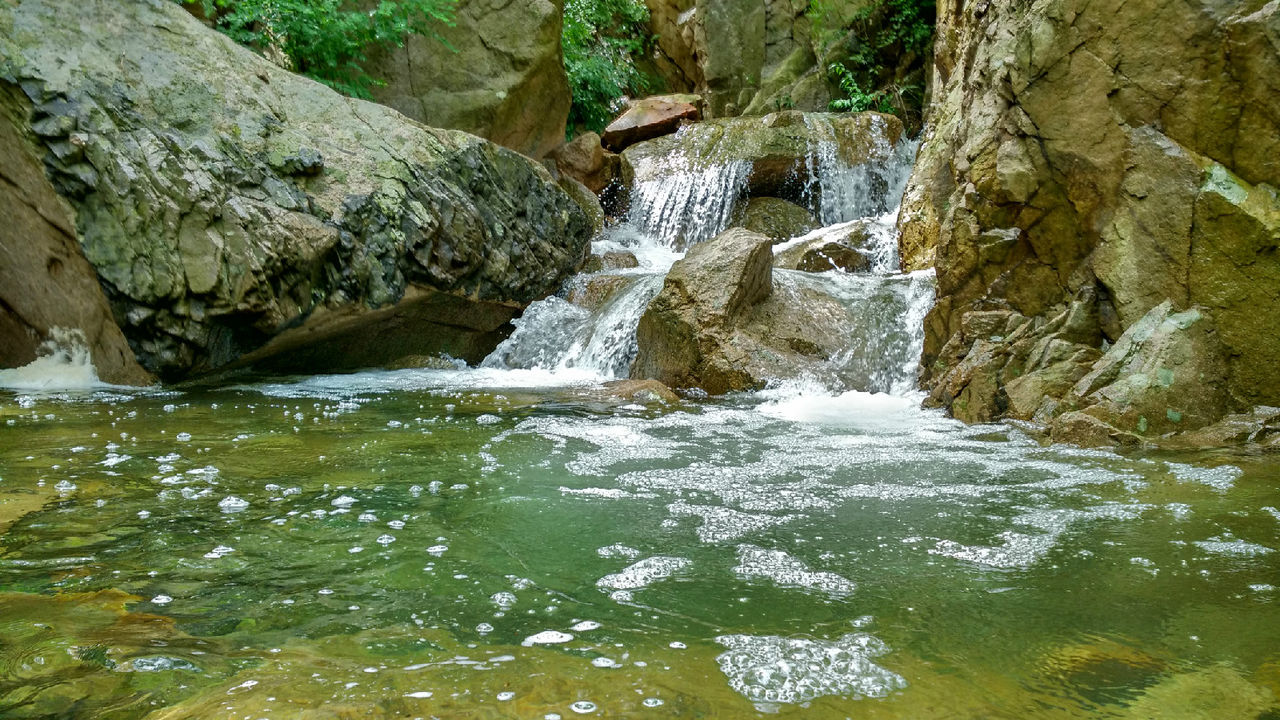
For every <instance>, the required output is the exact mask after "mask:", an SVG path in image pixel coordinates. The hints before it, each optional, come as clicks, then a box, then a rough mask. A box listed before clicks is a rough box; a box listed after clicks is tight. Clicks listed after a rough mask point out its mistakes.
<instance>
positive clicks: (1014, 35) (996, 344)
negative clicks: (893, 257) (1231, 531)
mask: <svg viewBox="0 0 1280 720" xmlns="http://www.w3.org/2000/svg"><path fill="white" fill-rule="evenodd" d="M934 74H935V77H934V83H933V86H934V87H935V88H936V89H937V91H936V93H935V97H934V103H933V105H932V107H931V108H930V110H929V113H930V115H929V127H930V131H929V134H928V135H927V136H926V139H925V143H924V145H923V147H922V148H921V151H920V154H919V157H918V160H917V164H916V167H915V171H914V173H913V176H912V180H911V182H910V184H909V186H908V190H907V196H906V199H905V200H904V205H903V211H902V214H901V216H900V220H899V223H900V228H901V230H902V232H903V237H902V256H903V259H904V265H905V266H906V268H907V269H914V268H919V267H926V266H928V265H930V264H936V267H937V277H938V286H937V288H938V295H939V298H938V303H937V305H936V307H935V309H934V310H933V312H932V313H931V314H930V316H929V318H928V319H927V321H926V341H925V351H924V359H923V366H924V367H923V376H924V382H925V385H926V388H927V389H929V390H930V392H931V396H932V398H933V401H934V402H935V403H937V404H940V405H943V406H947V407H949V408H951V410H952V412H953V413H954V414H955V415H956V416H957V417H961V418H964V419H968V420H975V421H978V420H989V419H993V418H998V417H1004V416H1013V417H1034V418H1035V419H1037V420H1040V421H1042V422H1058V423H1060V424H1066V423H1070V424H1073V425H1074V426H1075V427H1076V428H1077V429H1084V428H1085V426H1086V425H1089V426H1093V431H1091V432H1093V434H1094V436H1095V439H1096V438H1098V437H1101V436H1106V437H1112V436H1113V435H1115V433H1116V432H1121V433H1133V434H1135V437H1136V436H1155V435H1159V434H1162V433H1165V432H1169V431H1173V430H1191V429H1194V428H1195V426H1197V425H1203V424H1206V423H1209V422H1212V421H1214V420H1216V419H1217V417H1220V416H1221V415H1223V414H1224V413H1227V412H1230V411H1232V410H1237V411H1240V410H1245V409H1247V408H1249V407H1252V406H1254V405H1260V404H1261V405H1274V404H1277V403H1280V364H1277V363H1276V362H1275V361H1274V360H1275V348H1277V347H1280V312H1275V310H1276V308H1277V295H1276V288H1277V287H1280V257H1278V256H1277V249H1278V247H1280V199H1278V198H1277V193H1276V189H1275V188H1276V187H1277V186H1278V185H1280V94H1277V92H1276V91H1277V89H1278V87H1280V86H1277V78H1280V3H1278V2H1274V1H1273V2H1262V1H1261V0H1252V1H1250V2H1244V3H1234V4H1230V3H1228V4H1223V3H1218V2H1210V1H1208V0H1193V1H1191V2H1182V3H1164V2H1158V1H1157V0H1139V1H1133V0H1130V1H1128V2H1125V1H1122V0H1106V1H1104V2H1083V1H1080V0H1039V1H1037V2H1035V3H1031V4H1030V5H1027V4H1007V3H958V4H952V3H944V4H941V5H939V28H938V39H937V43H936V57H935V66H934ZM1187 313H1193V314H1194V315H1187ZM1193 316H1194V321H1192V319H1191V318H1192V317H1193ZM1153 323H1154V324H1155V326H1156V327H1160V328H1166V329H1167V328H1168V327H1178V330H1177V332H1172V334H1170V333H1168V332H1166V331H1165V330H1160V331H1158V332H1156V333H1155V335H1151V336H1149V337H1143V338H1139V337H1138V336H1139V335H1144V334H1145V333H1147V331H1148V330H1149V329H1150V328H1149V327H1148V326H1150V325H1152V324H1153ZM1184 323H1190V324H1188V325H1187V326H1186V327H1185V328H1183V327H1180V325H1181V324H1184ZM1170 324H1171V325H1170ZM1139 330H1141V332H1139ZM1166 335H1167V336H1168V339H1167V341H1166V340H1158V339H1157V338H1160V337H1165V336H1166ZM1104 341H1105V343H1106V344H1108V345H1111V347H1110V349H1109V350H1108V349H1107V347H1106V346H1105V345H1104ZM1153 343H1154V345H1153ZM1122 344H1127V345H1129V346H1130V348H1131V349H1132V347H1133V346H1141V347H1142V348H1144V349H1143V350H1142V351H1141V352H1140V353H1139V356H1141V357H1142V358H1145V359H1143V360H1142V361H1141V362H1137V361H1134V360H1133V356H1132V355H1123V356H1119V355H1117V353H1118V352H1120V348H1121V345H1122ZM1104 351H1105V354H1104ZM1126 352H1128V351H1126ZM1125 358H1128V359H1125ZM1165 371H1172V372H1173V383H1174V385H1172V386H1170V385H1168V384H1167V383H1165V382H1164V381H1162V380H1161V379H1160V378H1164V380H1169V377H1168V375H1167V374H1166V373H1165ZM1099 373H1103V375H1107V380H1106V382H1105V383H1102V381H1101V380H1100V379H1099V378H1101V377H1102V376H1101V375H1099ZM1153 373H1154V374H1153ZM1112 375H1114V377H1112ZM1089 378H1093V379H1092V380H1089ZM1126 378H1128V379H1126ZM1079 383H1085V384H1086V385H1087V387H1081V386H1080V385H1079ZM1099 383H1101V385H1099ZM1143 383H1146V384H1145V385H1143ZM1197 383H1200V384H1203V387H1199V388H1197V387H1196V385H1197ZM1209 385H1212V387H1209ZM1139 386H1141V387H1139ZM1171 387H1176V388H1178V389H1177V390H1176V391H1171V390H1170V388H1171ZM1105 388H1111V389H1110V390H1107V389H1105ZM1046 397H1047V398H1050V399H1051V400H1052V401H1053V402H1048V403H1046V402H1045V398H1046ZM1059 401H1061V402H1059ZM1081 404H1089V405H1090V407H1089V408H1088V409H1084V410H1074V409H1073V408H1074V407H1075V406H1078V405H1081ZM1165 410H1167V411H1168V413H1166V412H1165ZM1077 412H1083V413H1085V414H1086V415H1079V414H1076V413H1077ZM1060 415H1061V420H1059V419H1058V418H1059V416H1060ZM1067 415H1070V417H1067ZM1174 416H1180V417H1181V418H1182V419H1181V420H1180V421H1176V420H1173V419H1172V418H1173V417H1174ZM1086 417H1087V418H1090V419H1085V418H1086ZM1063 432H1064V433H1065V432H1066V431H1065V430H1064V431H1063ZM1057 436H1059V433H1058V431H1057V430H1056V429H1055V437H1057ZM1112 439H1114V438H1112Z"/></svg>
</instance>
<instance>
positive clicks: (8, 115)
mask: <svg viewBox="0 0 1280 720" xmlns="http://www.w3.org/2000/svg"><path fill="white" fill-rule="evenodd" d="M25 100H26V98H24V97H21V96H20V93H18V92H17V91H16V89H15V88H13V87H11V86H3V87H0V207H3V208H4V222H3V224H0V368H7V367H19V366H22V365H26V364H27V363H29V362H31V361H32V360H35V359H36V356H37V354H38V352H39V351H40V349H41V346H42V345H44V344H45V343H47V342H50V341H51V340H54V335H55V334H57V333H58V332H59V331H60V330H63V329H69V328H75V329H77V330H79V331H80V332H81V333H82V334H83V336H84V340H85V345H86V346H87V349H88V350H89V356H90V359H91V360H92V362H93V365H94V367H95V368H96V369H97V372H98V377H99V378H100V379H101V380H103V381H105V382H109V383H114V384H118V385H147V384H150V383H151V382H153V381H154V378H153V377H152V376H151V374H150V373H148V372H147V371H145V370H143V369H142V367H141V366H139V365H138V362H137V360H136V359H134V356H133V351H132V350H130V349H129V344H128V342H127V341H126V340H125V337H124V334H123V333H121V332H120V328H119V327H117V326H116V322H115V319H114V318H113V317H112V316H111V307H110V306H109V305H108V304H107V298H106V296H105V295H103V292H102V287H101V286H100V285H99V284H98V280H97V276H96V274H95V273H94V271H93V268H92V267H91V266H90V265H89V262H88V261H87V260H86V259H85V257H84V253H83V252H82V251H81V250H80V245H79V243H77V242H76V230H75V213H74V211H73V210H72V209H71V207H70V206H69V205H68V204H67V203H66V201H64V200H63V199H62V198H60V197H58V194H57V193H56V192H55V191H54V189H53V187H52V185H50V183H49V181H48V180H47V179H46V178H45V173H44V165H43V163H42V162H41V157H42V155H43V153H42V152H41V151H40V150H39V149H38V148H37V146H38V141H37V139H36V138H35V137H33V136H31V135H30V134H29V133H27V132H24V127H23V125H24V124H25V120H26V115H27V113H28V112H29V106H28V104H27V103H26V102H25Z"/></svg>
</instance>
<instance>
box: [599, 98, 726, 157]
mask: <svg viewBox="0 0 1280 720" xmlns="http://www.w3.org/2000/svg"><path fill="white" fill-rule="evenodd" d="M701 105H702V98H700V97H698V96H697V95H655V96H653V97H647V98H641V99H639V100H636V101H635V102H633V103H631V104H630V106H628V107H627V109H626V111H625V112H623V113H622V114H621V115H619V116H618V117H617V118H616V119H615V120H614V121H613V122H611V123H609V126H608V127H606V128H605V129H604V132H603V133H601V135H600V141H601V143H603V144H604V146H605V147H606V148H608V149H610V150H612V151H614V152H622V151H623V150H625V149H627V148H628V147H630V146H632V145H634V144H636V143H638V142H641V141H642V140H651V139H653V138H656V137H661V136H663V135H668V134H670V133H673V132H675V131H676V130H677V129H678V128H679V127H680V126H681V125H683V124H685V123H688V122H695V121H697V120H701V119H702V110H701V109H700V106H701Z"/></svg>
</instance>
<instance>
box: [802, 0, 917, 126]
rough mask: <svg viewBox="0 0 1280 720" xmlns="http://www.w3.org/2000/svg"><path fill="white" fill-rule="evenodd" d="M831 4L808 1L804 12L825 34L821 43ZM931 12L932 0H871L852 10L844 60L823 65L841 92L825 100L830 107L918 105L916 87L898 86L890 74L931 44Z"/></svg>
mask: <svg viewBox="0 0 1280 720" xmlns="http://www.w3.org/2000/svg"><path fill="white" fill-rule="evenodd" d="M835 2H836V0H812V2H811V3H810V12H811V13H816V16H817V17H815V19H814V26H815V27H816V28H819V29H820V30H822V31H823V32H826V33H827V34H826V35H822V34H820V35H819V37H822V38H824V39H825V42H827V43H830V42H831V40H830V39H829V38H830V33H831V30H830V27H831V22H832V20H831V17H830V16H831V15H832V13H833V11H832V9H831V8H832V7H833V3H835ZM935 15H936V2H935V0H875V1H874V2H872V3H870V4H869V5H866V6H865V7H863V8H862V9H861V10H859V11H858V12H856V13H854V14H853V16H852V18H851V19H850V20H849V22H848V27H849V28H851V29H852V32H850V33H849V36H848V38H847V44H846V46H845V47H844V48H843V50H844V53H843V54H844V55H845V56H846V57H847V59H846V60H845V61H844V62H836V63H832V64H830V65H829V66H828V67H827V76H828V77H829V78H830V79H831V81H832V82H834V83H835V84H836V86H837V87H838V88H839V89H840V93H841V95H842V97H839V98H837V99H835V100H832V101H831V105H830V107H831V109H832V110H836V111H840V112H850V111H851V112H861V111H863V110H878V111H880V112H900V111H902V110H903V109H906V108H912V109H916V108H918V106H919V105H920V103H921V102H922V101H923V94H924V93H923V90H922V88H921V87H920V86H919V85H915V84H906V85H903V84H899V83H898V81H897V79H896V78H895V76H894V74H895V71H896V70H897V67H898V66H899V64H900V63H902V62H903V61H904V59H907V60H908V64H910V59H911V58H919V57H921V56H924V55H926V54H927V52H928V50H929V46H930V45H931V44H932V43H933V25H934V17H935ZM811 17H813V15H811ZM819 18H821V19H819ZM824 23H825V24H824ZM842 30H843V29H841V31H842Z"/></svg>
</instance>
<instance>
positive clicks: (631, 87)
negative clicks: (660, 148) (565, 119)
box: [560, 0, 657, 132]
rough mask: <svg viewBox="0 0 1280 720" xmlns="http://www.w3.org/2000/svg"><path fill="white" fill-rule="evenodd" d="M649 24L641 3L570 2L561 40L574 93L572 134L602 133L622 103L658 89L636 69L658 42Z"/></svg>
mask: <svg viewBox="0 0 1280 720" xmlns="http://www.w3.org/2000/svg"><path fill="white" fill-rule="evenodd" d="M648 22H649V9H648V8H647V7H645V5H644V3H643V2H641V1H640V0H566V1H565V5H564V31H563V33H562V34H561V38H560V40H561V45H562V47H563V49H564V68H565V72H566V73H567V74H568V76H569V89H570V91H571V92H572V93H573V105H572V106H571V107H570V110H569V127H570V128H571V129H572V128H574V127H585V128H586V129H588V130H595V131H597V132H598V131H600V130H602V129H603V128H604V126H605V125H607V124H608V123H609V121H610V120H611V119H613V116H614V115H615V114H617V112H618V110H619V107H618V101H619V100H620V99H621V98H622V97H624V96H626V95H630V94H635V93H644V92H648V91H650V90H652V89H653V88H654V87H655V86H656V84H657V83H656V80H655V79H654V78H653V77H651V76H649V75H647V74H646V73H644V72H641V71H640V70H639V69H638V68H637V67H636V60H637V59H640V58H643V57H644V54H645V51H646V50H648V49H649V46H650V44H651V43H652V41H653V40H652V37H651V36H650V35H649V30H648Z"/></svg>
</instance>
